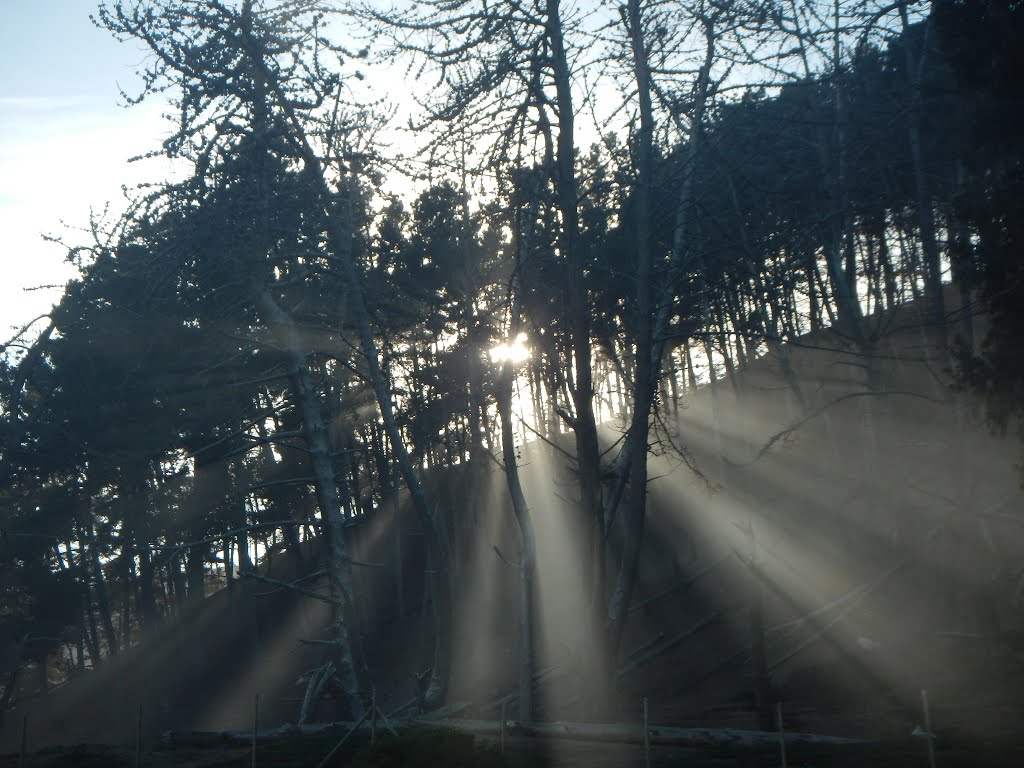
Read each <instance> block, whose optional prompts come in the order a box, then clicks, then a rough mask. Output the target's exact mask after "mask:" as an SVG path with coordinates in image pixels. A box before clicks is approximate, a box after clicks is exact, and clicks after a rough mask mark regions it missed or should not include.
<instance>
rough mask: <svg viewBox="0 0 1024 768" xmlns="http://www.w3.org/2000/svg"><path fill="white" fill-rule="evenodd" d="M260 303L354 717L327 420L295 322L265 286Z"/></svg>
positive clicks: (347, 603) (338, 509)
mask: <svg viewBox="0 0 1024 768" xmlns="http://www.w3.org/2000/svg"><path fill="white" fill-rule="evenodd" d="M259 298H260V308H261V311H262V312H263V314H264V317H265V318H266V320H267V322H268V324H269V325H270V326H271V327H272V328H274V329H275V330H276V332H277V333H278V335H279V336H280V339H281V342H282V346H283V348H284V349H285V350H286V352H287V355H288V366H289V375H290V378H291V384H292V391H293V393H294V396H295V400H296V402H297V403H298V406H299V410H300V412H301V415H302V428H303V433H304V435H305V442H306V449H307V451H308V452H309V461H310V465H311V467H312V471H313V478H314V485H315V488H316V498H317V505H318V506H319V507H320V515H321V523H322V525H323V530H324V537H325V538H326V547H327V571H328V579H329V580H330V585H331V597H332V599H333V601H334V604H333V606H332V609H333V610H332V620H331V642H332V643H333V644H334V647H335V659H336V667H337V674H338V678H339V680H340V682H341V685H342V688H343V689H344V690H345V695H346V697H347V699H348V705H349V709H350V714H351V716H352V718H353V719H355V720H358V719H359V718H361V717H362V716H363V713H364V711H365V705H364V703H363V699H362V693H361V690H360V684H359V676H358V671H357V666H356V660H355V654H354V652H353V647H352V639H351V635H350V626H351V618H352V616H353V615H354V612H355V604H354V603H355V596H354V594H353V589H352V560H351V557H350V555H349V552H348V542H347V541H346V540H345V530H344V524H345V520H344V515H343V514H342V506H341V498H340V496H339V495H338V486H337V483H336V482H335V479H334V465H333V463H332V462H331V446H330V441H329V439H328V431H327V429H328V428H327V423H326V421H325V420H324V418H323V416H322V414H321V412H320V403H319V402H318V400H317V395H316V390H315V389H314V386H313V379H312V377H311V376H310V373H309V365H308V364H307V362H306V352H305V350H304V348H303V346H302V341H301V337H300V335H299V331H298V328H297V327H296V325H295V321H294V320H293V319H292V317H291V315H289V314H288V313H287V312H285V310H283V309H282V308H281V307H280V306H279V305H278V303H277V302H276V301H275V300H274V297H273V296H271V294H270V291H269V290H264V291H263V292H262V293H261V294H260V297H259Z"/></svg>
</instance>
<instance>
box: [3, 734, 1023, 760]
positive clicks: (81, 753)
mask: <svg viewBox="0 0 1024 768" xmlns="http://www.w3.org/2000/svg"><path fill="white" fill-rule="evenodd" d="M336 744H337V737H336V736H330V737H302V738H290V739H281V740H280V741H277V742H274V743H268V744H260V745H258V748H257V754H256V761H255V763H254V762H253V759H252V753H251V751H250V749H248V748H244V747H238V746H230V747H229V746H217V747H210V748H181V747H179V748H174V749H160V748H157V749H152V750H146V749H144V750H143V753H142V759H141V766H142V767H143V768H184V767H185V766H192V767H194V768H215V767H221V766H222V767H223V768H229V767H231V768H243V767H244V768H249V766H252V765H254V764H255V765H257V766H260V768H316V766H319V765H320V764H321V762H322V761H323V760H324V758H325V757H326V756H327V755H328V753H330V752H331V750H332V749H333V748H334V747H335V746H336ZM136 759H137V758H136V750H135V748H134V747H122V746H101V745H79V746H67V747H55V748H50V749H46V750H42V751H39V752H30V753H28V754H26V755H25V757H24V763H23V764H24V768H78V767H81V768H107V767H108V766H109V767H110V768H133V767H134V766H135V765H136ZM781 764H782V758H781V755H780V753H779V750H778V748H777V747H753V748H751V747H701V748H682V747H669V746H652V747H651V752H650V762H649V765H650V766H651V767H652V768H670V766H686V768H725V766H739V767H741V768H769V767H770V768H776V767H777V766H780V765H781ZM786 764H787V765H788V766H791V767H793V768H797V767H805V766H806V767H808V768H809V767H810V766H814V767H815V768H868V767H870V768H897V767H899V768H904V767H907V768H910V767H912V766H921V767H922V768H928V766H929V756H928V750H927V744H926V742H925V741H924V740H922V739H906V740H902V741H899V742H880V743H872V744H858V745H848V746H828V747H822V746H812V745H807V744H796V745H790V746H789V747H788V748H787V754H786ZM20 765H21V763H20V756H19V755H16V754H14V755H11V754H8V755H3V756H0V768H15V766H20ZM327 765H329V766H353V768H403V767H404V766H410V767H412V766H416V767H417V768H419V767H420V766H424V767H427V766H444V767H445V768H526V766H542V767H544V768H613V767H614V768H646V766H647V765H648V763H647V762H646V760H645V755H644V749H643V747H642V746H641V745H637V744H617V743H607V742H593V741H577V740H565V739H537V738H527V737H509V738H508V739H506V742H505V748H504V751H502V750H501V749H500V747H499V745H498V743H497V742H496V741H495V740H492V739H483V738H476V739H474V737H472V736H468V735H466V734H460V733H456V732H449V733H440V732H438V731H437V730H436V729H434V731H433V732H432V733H427V734H406V735H403V736H402V737H400V738H399V739H392V738H382V739H380V740H378V743H377V745H376V746H375V747H371V746H370V745H369V744H368V743H366V742H365V741H364V742H363V743H361V744H346V745H345V746H344V747H343V748H342V749H340V750H338V751H337V752H336V753H335V756H334V758H333V759H331V760H330V761H329V762H328V763H327ZM1021 765H1024V738H1009V739H1006V740H1005V742H1004V743H998V744H997V743H988V744H966V743H961V744H957V743H937V744H936V749H935V766H936V767H937V768H997V767H998V768H1003V766H1007V767H1009V766H1021Z"/></svg>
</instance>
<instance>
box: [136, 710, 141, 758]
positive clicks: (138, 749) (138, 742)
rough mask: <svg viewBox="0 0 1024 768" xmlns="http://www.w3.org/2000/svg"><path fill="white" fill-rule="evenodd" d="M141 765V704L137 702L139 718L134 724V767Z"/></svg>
mask: <svg viewBox="0 0 1024 768" xmlns="http://www.w3.org/2000/svg"><path fill="white" fill-rule="evenodd" d="M141 766H142V705H141V704H139V719H138V722H136V724H135V768H141Z"/></svg>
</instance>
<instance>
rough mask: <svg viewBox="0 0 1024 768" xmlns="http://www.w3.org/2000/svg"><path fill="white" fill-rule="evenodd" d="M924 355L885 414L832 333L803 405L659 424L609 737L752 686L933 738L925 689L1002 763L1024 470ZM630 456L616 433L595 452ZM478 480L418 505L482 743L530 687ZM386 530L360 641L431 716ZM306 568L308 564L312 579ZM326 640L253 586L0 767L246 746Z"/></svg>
mask: <svg viewBox="0 0 1024 768" xmlns="http://www.w3.org/2000/svg"><path fill="white" fill-rule="evenodd" d="M894 327H895V326H894ZM920 345H921V336H920V333H919V331H916V330H906V331H902V332H901V331H899V330H898V329H897V330H896V331H894V332H893V333H891V334H889V335H888V336H887V340H886V346H885V348H884V350H883V352H882V355H881V358H882V364H881V370H882V372H883V376H884V393H881V394H870V395H865V394H863V390H862V388H861V387H860V386H859V384H858V383H857V381H858V378H859V373H858V370H859V369H858V367H857V364H858V360H857V357H856V356H855V355H854V354H853V353H850V352H845V351H842V349H841V348H838V347H837V340H836V338H835V337H834V336H832V335H831V334H829V333H824V334H820V335H819V336H818V337H817V338H805V339H804V340H802V343H801V344H799V345H790V346H789V347H788V348H787V349H786V352H787V353H788V355H789V358H790V363H791V365H792V366H793V370H794V371H795V372H796V374H797V377H798V380H799V383H800V389H801V396H802V398H803V400H804V403H803V405H802V406H801V404H800V402H799V401H798V399H797V398H796V397H794V396H793V394H792V392H791V391H790V390H789V389H787V388H786V386H785V385H784V381H783V377H782V376H781V374H780V370H779V365H778V360H776V359H773V358H772V357H771V356H767V357H765V358H762V359H760V360H758V361H757V362H755V363H754V364H752V365H750V366H749V367H748V368H747V369H746V370H743V371H741V372H739V373H738V374H737V376H736V377H735V378H734V379H730V380H724V379H723V380H719V381H718V382H717V383H716V384H713V385H706V386H703V387H700V388H699V389H698V390H696V391H690V392H687V393H686V394H685V396H684V397H683V398H682V400H681V402H680V403H679V404H678V408H676V407H674V406H673V405H672V404H671V403H663V404H662V409H661V410H662V412H661V418H662V421H663V422H664V423H663V426H662V429H661V433H660V434H661V436H662V440H661V442H660V443H659V444H658V445H657V446H656V447H655V453H656V454H657V458H656V459H655V460H654V462H653V465H652V471H651V478H652V480H651V482H650V509H649V516H648V521H647V526H646V530H645V535H644V545H643V552H642V558H641V563H642V566H641V573H640V578H639V583H638V587H637V590H636V593H635V597H634V600H633V604H632V608H631V615H630V620H629V624H628V627H627V632H626V638H625V641H624V646H623V647H624V651H625V653H624V656H623V658H622V659H621V660H620V675H619V679H618V698H617V702H618V704H617V707H618V712H619V717H618V719H620V720H625V721H635V720H637V719H638V717H639V706H640V700H641V697H647V698H648V699H649V702H650V717H651V720H652V722H657V723H663V724H673V725H687V726H690V725H710V726H730V727H744V728H756V727H757V726H758V711H757V707H756V706H755V699H756V694H755V690H756V688H757V684H758V681H760V684H761V685H763V686H769V688H770V690H771V691H772V695H773V697H777V698H779V699H781V701H782V702H783V707H784V712H785V718H786V723H787V727H788V728H789V729H791V730H792V729H796V730H805V731H812V732H833V733H841V734H843V735H850V736H863V737H870V738H879V737H885V738H899V737H904V736H906V735H907V734H909V733H910V731H911V730H913V729H914V727H915V725H917V724H919V723H920V721H921V716H920V691H921V689H923V688H924V689H927V690H928V691H929V696H930V699H931V702H932V708H933V709H932V711H933V718H934V722H935V723H936V726H935V727H936V730H937V731H938V732H940V733H955V734H956V735H957V738H958V739H968V740H973V739H977V740H979V741H985V740H987V739H990V738H994V737H996V736H998V735H1000V734H1005V733H1007V732H1012V731H1013V729H1014V728H1015V723H1016V722H1019V718H1020V716H1021V706H1020V703H1019V701H1016V700H1015V699H1016V698H1017V692H1018V691H1019V689H1020V684H1021V683H1022V682H1024V622H1022V617H1021V613H1020V609H1019V602H1018V601H1019V584H1018V579H1019V578H1020V564H1021V563H1024V535H1022V524H1024V517H1022V516H1021V508H1020V495H1019V490H1018V483H1019V475H1018V474H1017V470H1016V467H1015V463H1016V456H1017V454H1016V452H1017V450H1018V447H1017V446H1016V445H1015V444H1013V443H1010V442H1006V441H1002V440H999V439H996V438H993V437H992V436H991V435H990V434H989V432H988V431H987V429H986V428H985V425H984V424H983V423H981V421H980V417H979V415H978V413H977V412H976V410H975V408H974V406H973V404H972V403H970V402H968V401H965V400H964V399H963V398H962V397H960V396H955V395H953V394H952V393H950V392H949V391H948V390H947V389H946V388H945V386H944V385H943V384H942V381H941V376H939V377H936V376H935V375H934V374H933V372H932V370H931V369H930V368H929V366H928V364H927V361H926V360H924V359H923V358H924V356H923V355H922V354H921V346H920ZM616 436H617V432H616V428H615V427H614V425H610V424H609V425H606V426H605V433H604V439H605V440H606V441H608V442H609V443H610V442H611V441H614V439H616ZM561 442H562V441H561V440H560V439H558V438H556V439H554V440H553V444H552V445H551V446H549V445H546V444H545V443H543V442H541V441H535V442H532V443H529V444H527V445H525V446H523V448H522V460H521V471H522V477H523V483H524V488H525V493H526V496H527V500H528V503H529V504H530V507H531V509H532V511H533V515H534V520H535V525H536V528H537V541H538V578H537V597H538V601H539V607H538V613H539V619H538V622H537V626H538V628H539V629H538V632H539V638H538V639H539V643H538V647H539V649H540V650H539V658H538V664H537V667H538V669H539V670H541V671H542V672H543V675H542V678H541V681H540V684H539V697H540V713H541V718H542V719H547V720H582V719H584V717H585V714H586V711H585V709H584V706H583V705H584V702H582V701H581V699H580V690H581V684H582V682H583V681H581V680H580V674H581V672H580V666H579V664H578V653H579V649H580V648H581V647H582V646H583V645H584V644H585V632H586V630H585V621H584V612H583V605H582V601H581V599H580V595H581V594H583V592H584V591H583V589H582V585H581V579H582V576H581V573H580V570H579V567H578V563H579V562H580V561H581V559H582V557H581V556H580V553H579V551H578V547H579V546H580V542H581V541H583V536H582V535H581V534H580V531H579V526H578V525H576V524H575V522H574V520H573V517H572V513H571V511H570V506H569V505H568V504H567V501H566V498H567V494H569V493H571V482H572V477H571V474H570V472H569V470H568V468H567V466H566V464H567V462H566V459H565V458H564V456H563V455H562V454H561V453H560V450H561V449H562V448H561V446H560V443H561ZM564 445H565V447H568V445H569V443H568V442H565V443H564ZM486 478H487V481H486V483H485V486H484V488H485V491H484V493H483V495H482V496H481V497H480V498H481V501H480V503H479V504H478V505H477V507H476V508H475V509H472V510H466V509H462V508H460V503H461V502H462V501H463V500H464V499H465V498H467V493H466V492H465V482H466V471H465V469H464V468H463V469H462V470H461V473H460V472H455V473H453V474H451V475H448V476H433V477H430V478H428V482H427V486H428V489H429V491H430V494H431V501H432V503H433V504H434V505H436V506H437V508H440V509H445V510H447V511H448V515H449V518H448V519H449V520H450V521H451V523H452V525H453V530H454V531H455V532H454V534H453V541H455V542H457V550H458V552H459V553H460V554H459V556H458V557H457V558H456V560H455V564H454V565H453V567H454V568H456V569H457V571H456V584H457V586H458V594H457V595H456V600H455V604H456V606H457V613H456V616H455V622H454V626H455V637H454V638H453V654H454V658H456V659H458V660H459V663H458V664H457V665H456V666H455V677H454V679H453V682H452V686H451V690H450V693H449V697H448V700H449V702H452V703H458V704H460V705H464V706H463V707H462V708H461V710H460V711H461V714H462V715H464V716H469V717H478V718H485V719H486V718H495V717H497V715H498V713H499V711H500V700H501V699H502V697H505V695H506V694H509V693H511V692H513V691H514V689H515V663H516V656H517V645H516V639H515V638H516V636H517V635H516V630H515V627H516V621H517V619H516V614H515V609H514V606H515V605H516V592H515V589H516V587H515V584H516V582H515V579H514V575H513V574H514V569H512V568H510V566H509V564H508V562H507V560H510V559H511V560H514V559H515V556H516V554H515V553H516V552H517V551H518V550H517V547H518V544H517V534H516V530H515V527H514V521H513V519H512V515H511V512H510V510H509V508H508V503H507V490H506V488H505V485H504V476H503V474H502V473H501V471H500V468H499V467H497V466H496V465H494V466H492V467H490V468H489V469H488V470H487V473H486ZM394 514H395V512H394V510H393V509H387V508H385V509H381V510H377V511H376V512H374V513H372V514H369V515H367V516H365V517H364V518H362V519H361V520H360V521H359V522H357V523H354V524H352V525H351V526H350V528H349V530H350V532H351V535H352V537H353V538H354V541H355V544H356V546H355V550H356V551H355V555H354V557H355V558H356V559H357V560H358V561H359V562H360V563H365V565H364V566H362V567H357V568H356V575H357V586H358V588H359V589H360V590H361V592H362V594H363V595H364V597H365V599H364V601H363V605H365V606H366V610H365V615H363V616H362V617H361V620H362V622H363V624H362V628H361V632H360V637H361V643H362V647H363V649H364V651H365V654H366V659H367V664H368V667H369V672H370V675H371V677H372V679H373V680H374V681H375V685H376V696H377V700H378V702H380V704H381V706H382V708H383V709H384V710H385V711H389V712H393V711H395V710H396V709H399V708H401V707H403V706H407V705H409V704H410V703H412V702H414V700H415V691H416V683H415V674H416V673H418V672H421V671H422V670H423V669H424V668H425V666H426V665H427V664H428V663H429V662H428V661H427V660H426V659H425V658H424V656H423V654H425V653H427V650H426V649H427V647H428V646H429V643H427V642H425V640H424V638H423V635H424V633H425V632H426V631H427V628H426V625H425V624H424V622H423V621H421V618H422V616H421V614H422V613H423V608H424V603H423V596H424V587H423V584H422V578H421V575H420V574H422V572H423V569H424V567H425V566H424V560H423V552H422V548H421V540H422V536H421V535H418V534H419V531H418V526H417V524H416V523H415V522H414V517H413V515H412V512H411V510H409V509H407V508H405V505H403V507H402V508H401V509H400V510H399V512H398V514H399V515H400V518H399V520H400V525H399V526H397V527H396V526H394V525H392V522H393V519H392V518H393V515H394ZM395 531H399V532H400V533H398V534H397V535H398V536H400V540H398V541H396V538H395V536H396V534H395V533H394V532H395ZM615 534H616V529H613V536H612V539H611V542H612V543H611V546H613V547H614V546H616V541H617V538H616V535H615ZM496 550H500V554H499V553H498V552H496ZM399 551H400V552H401V557H402V560H403V562H402V568H401V570H399V569H398V568H397V567H396V564H397V560H396V556H397V554H398V552H399ZM315 559H316V554H315V548H311V547H307V549H306V551H305V553H304V558H303V560H304V562H306V563H312V562H314V561H315ZM303 567H304V568H306V572H307V573H308V570H309V566H300V565H299V564H297V563H296V562H294V559H293V558H292V557H290V556H288V555H287V554H286V553H284V552H278V553H276V554H275V556H274V558H273V560H272V562H271V563H269V564H268V563H264V564H263V566H262V573H263V575H264V577H265V578H268V579H274V580H277V581H291V580H294V579H296V578H300V577H302V576H303V575H304V574H303V572H302V571H301V570H300V569H301V568H303ZM399 578H400V579H401V589H400V590H399V587H398V581H397V579H399ZM303 586H304V587H305V588H307V589H310V590H315V589H317V586H316V581H315V580H312V581H310V580H307V581H304V582H303ZM399 592H401V598H399ZM250 601H251V603H252V604H254V605H255V606H256V610H255V611H251V610H248V609H247V605H248V604H249V603H250ZM399 601H401V603H402V604H404V606H405V609H406V610H405V613H404V615H400V614H399V610H398V605H399ZM428 610H429V606H428ZM324 616H325V606H324V604H323V603H321V602H318V601H316V600H311V599H309V598H307V597H303V596H301V595H297V594H295V593H293V592H291V591H288V590H284V589H281V588H280V587H277V586H274V585H273V584H271V583H268V582H266V581H263V582H260V581H249V582H241V583H239V582H236V583H235V584H234V585H233V586H232V587H231V588H229V589H220V590H218V591H215V592H214V593H213V594H210V595H209V596H208V597H207V598H206V599H205V600H203V601H202V602H201V603H199V604H194V605H192V606H191V607H189V608H187V609H185V610H182V611H180V612H178V613H177V614H175V615H173V616H171V617H169V618H168V619H166V620H165V622H164V624H163V626H162V627H161V628H160V630H159V631H158V632H155V633H153V634H151V635H150V636H148V637H146V638H144V639H143V640H142V641H141V642H139V643H138V644H137V645H136V646H135V647H133V648H131V649H130V650H129V651H128V652H125V653H122V654H121V655H119V656H118V657H116V658H112V659H110V660H109V661H108V663H106V664H105V665H104V666H103V667H102V668H101V669H99V670H96V671H92V672H90V673H88V674H87V675H86V676H84V677H81V678H78V679H71V680H69V681H67V682H66V683H65V684H63V685H61V686H60V687H58V688H56V689H54V690H52V691H51V692H50V693H49V694H48V695H46V696H45V697H40V696H37V697H35V698H33V699H32V700H29V701H26V702H23V703H22V705H21V706H20V707H19V708H18V709H16V710H15V711H12V712H9V713H8V714H7V717H6V718H5V727H4V732H3V739H2V743H0V749H3V750H6V751H13V750H14V749H16V748H17V739H18V738H20V733H19V732H18V731H19V730H20V723H21V719H22V714H23V713H25V712H27V713H28V714H29V718H30V720H29V721H30V723H31V726H30V740H31V744H32V745H33V746H35V747H38V746H43V745H45V744H55V743H79V742H93V743H126V742H130V741H131V740H132V739H133V738H134V732H135V727H136V719H137V716H138V708H139V706H140V705H141V706H142V707H143V722H144V727H145V731H146V736H145V739H146V742H147V743H150V744H152V743H155V741H156V739H157V738H158V735H159V734H160V733H161V732H164V731H167V730H176V731H191V730H221V729H244V728H247V727H250V722H251V711H252V701H253V696H254V694H255V693H259V694H260V702H261V703H260V712H261V718H260V719H261V723H262V724H263V725H264V726H270V725H274V724H279V723H284V722H294V721H295V720H296V718H297V715H298V710H299V707H300V704H301V699H302V695H303V691H304V685H302V684H301V680H300V678H301V677H302V676H303V675H304V674H305V673H308V671H309V670H310V669H311V668H312V667H314V666H315V664H316V663H317V662H316V659H317V657H318V654H317V648H316V646H315V645H310V644H309V643H308V641H310V640H315V638H316V636H317V632H318V628H319V627H320V626H321V624H322V622H323V619H324ZM762 630H763V631H762ZM760 637H763V642H764V651H763V653H764V666H763V667H762V668H761V675H760V676H759V675H758V674H757V670H758V666H757V664H756V659H757V658H759V655H760V652H759V650H758V646H759V643H758V638H760ZM339 706H340V705H339V703H338V702H337V700H336V699H334V698H332V696H330V695H329V696H328V697H327V698H326V699H325V700H324V701H323V702H322V703H321V705H320V706H319V708H318V709H317V710H316V711H315V712H314V719H316V720H322V721H330V720H335V719H338V718H340V717H343V715H344V710H342V709H340V708H338V707H339ZM16 725H17V726H19V727H15V726H16Z"/></svg>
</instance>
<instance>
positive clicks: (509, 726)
mask: <svg viewBox="0 0 1024 768" xmlns="http://www.w3.org/2000/svg"><path fill="white" fill-rule="evenodd" d="M392 725H393V726H394V728H395V729H397V730H399V731H402V730H408V729H410V728H423V727H435V728H436V727H439V726H440V727H445V728H454V729H456V730H460V731H464V732H465V733H471V734H474V735H475V736H485V737H495V738H497V737H500V735H501V722H500V721H498V720H459V719H447V720H425V719H419V718H414V719H410V720H405V721H402V722H394V723H392ZM356 726H358V728H357V727H356ZM369 729H370V724H369V723H366V722H363V723H361V724H357V723H351V722H336V723H318V724H310V725H301V726H299V725H291V724H288V725H283V726H280V727H278V728H272V729H267V730H261V731H259V733H258V734H257V737H256V741H257V742H270V741H275V740H278V739H283V738H291V737H296V736H323V735H326V734H331V733H337V734H339V735H340V734H343V733H345V732H347V731H350V730H369ZM505 732H506V734H515V735H519V736H528V737H532V738H538V739H570V740H577V741H597V742H612V743H618V744H641V743H643V736H644V734H643V728H642V726H639V725H638V724H636V723H567V722H555V723H528V724H524V723H520V722H517V721H511V722H507V723H506V725H505ZM647 732H648V737H649V739H650V743H651V744H652V745H655V746H674V747H711V746H739V747H756V746H762V745H773V744H778V743H779V733H778V732H777V731H750V730H743V729H739V728H680V727H676V726H667V725H651V726H649V727H648V729H647ZM784 738H785V741H786V744H816V745H822V746H827V745H834V746H841V745H848V744H864V743H865V742H864V741H863V740H860V739H851V738H846V737H842V736H827V735H822V734H816V733H786V734H785V737H784ZM251 743H252V731H192V732H168V733H165V734H164V744H165V746H168V747H186V746H187V747H207V748H209V747H218V746H224V745H228V744H251Z"/></svg>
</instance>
